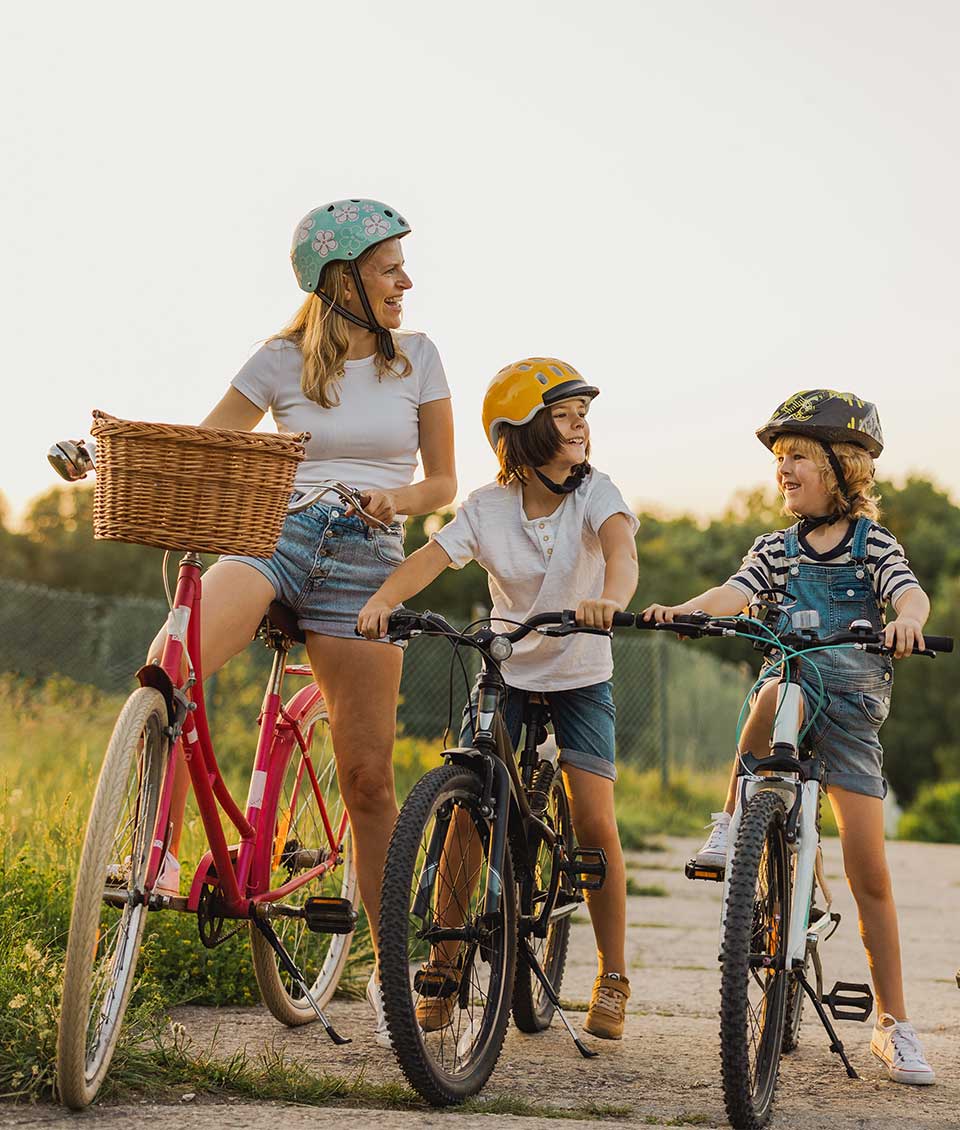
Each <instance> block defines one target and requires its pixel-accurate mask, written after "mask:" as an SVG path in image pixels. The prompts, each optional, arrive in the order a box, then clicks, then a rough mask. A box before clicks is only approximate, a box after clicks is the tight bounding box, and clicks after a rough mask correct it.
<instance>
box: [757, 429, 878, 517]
mask: <svg viewBox="0 0 960 1130" xmlns="http://www.w3.org/2000/svg"><path fill="white" fill-rule="evenodd" d="M830 446H831V447H832V448H833V451H834V454H835V455H836V457H837V458H838V459H839V460H840V466H841V467H842V468H843V474H844V477H845V478H846V480H847V494H846V497H844V495H842V494H841V493H840V487H839V485H838V484H837V476H836V475H835V474H834V472H833V468H832V467H831V466H830V461H829V460H828V459H827V454H826V452H825V451H824V450H823V446H822V444H820V443H819V442H818V441H817V440H815V439H811V438H810V437H809V436H800V435H793V434H787V435H782V436H778V437H777V439H776V440H775V441H774V444H773V453H774V455H802V456H803V457H804V458H805V459H809V460H810V461H811V462H812V463H813V464H814V466H815V467H816V468H817V470H818V471H819V472H820V481H821V482H822V483H823V489H824V490H825V491H826V492H827V493H828V494H829V495H830V501H831V502H832V503H833V507H834V510H835V512H836V513H838V514H842V515H843V516H844V517H845V518H869V519H871V521H874V522H875V521H876V520H877V519H878V518H879V517H880V495H879V494H877V490H876V484H875V483H874V480H873V456H872V455H871V454H870V453H869V452H868V451H865V450H864V448H862V447H860V446H859V444H856V443H832V444H831V445H830ZM783 512H784V514H793V511H792V510H791V509H790V508H789V506H787V503H786V500H784V504H783Z"/></svg>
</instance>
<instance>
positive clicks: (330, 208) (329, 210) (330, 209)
mask: <svg viewBox="0 0 960 1130" xmlns="http://www.w3.org/2000/svg"><path fill="white" fill-rule="evenodd" d="M327 211H328V212H332V211H333V205H332V204H331V205H330V207H329V208H328V209H327Z"/></svg>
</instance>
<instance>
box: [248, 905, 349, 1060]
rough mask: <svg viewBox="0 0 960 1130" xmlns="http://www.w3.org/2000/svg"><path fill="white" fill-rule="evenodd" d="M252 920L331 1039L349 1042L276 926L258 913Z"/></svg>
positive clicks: (336, 1041) (339, 1042)
mask: <svg viewBox="0 0 960 1130" xmlns="http://www.w3.org/2000/svg"><path fill="white" fill-rule="evenodd" d="M251 921H252V922H253V924H254V926H256V928H257V929H258V930H259V931H260V933H261V934H263V936H264V937H265V938H266V939H267V941H268V942H269V943H270V946H271V948H272V949H273V951H274V953H275V954H276V955H277V957H278V958H279V959H280V964H281V965H282V966H283V968H284V971H285V972H286V973H287V975H288V976H289V977H292V978H293V980H294V982H295V983H296V984H297V985H298V986H299V989H300V992H301V993H303V995H304V997H306V999H307V1003H308V1004H309V1005H310V1007H311V1008H312V1009H313V1011H314V1012H315V1013H316V1014H317V1019H318V1020H319V1021H320V1023H321V1024H322V1025H323V1026H324V1028H325V1029H326V1031H327V1035H328V1036H329V1037H330V1039H331V1040H333V1042H334V1043H335V1044H349V1043H350V1040H348V1039H347V1038H346V1037H345V1036H341V1035H340V1034H339V1032H337V1030H336V1029H335V1028H334V1026H333V1025H332V1024H331V1023H330V1021H329V1020H328V1019H327V1018H326V1016H325V1015H324V1012H323V1009H321V1007H320V1006H319V1005H318V1004H317V1002H316V1001H315V1000H314V999H313V997H312V995H311V993H310V990H309V989H308V988H307V982H306V981H305V980H304V979H303V974H302V973H301V972H300V970H299V969H298V968H297V967H296V965H294V963H293V959H292V958H291V957H290V955H289V954H288V953H287V951H286V950H285V949H284V948H283V942H281V941H280V939H279V938H278V937H277V933H276V931H275V930H274V928H273V927H272V926H271V925H270V923H269V922H268V921H267V920H266V919H265V918H259V917H257V916H256V915H254V917H253V918H252V919H251Z"/></svg>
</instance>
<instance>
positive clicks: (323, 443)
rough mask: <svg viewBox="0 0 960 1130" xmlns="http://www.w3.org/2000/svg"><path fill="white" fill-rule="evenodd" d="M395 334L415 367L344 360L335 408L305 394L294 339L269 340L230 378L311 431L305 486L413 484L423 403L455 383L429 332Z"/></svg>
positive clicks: (282, 418)
mask: <svg viewBox="0 0 960 1130" xmlns="http://www.w3.org/2000/svg"><path fill="white" fill-rule="evenodd" d="M396 336H397V339H398V345H399V346H400V348H401V349H402V350H403V351H404V353H406V355H407V357H409V358H410V364H411V365H412V366H413V372H412V373H411V374H410V375H409V376H408V377H394V376H390V375H389V374H388V375H387V376H384V377H383V378H382V379H378V377H377V370H376V365H375V363H374V358H373V357H364V358H362V359H361V360H359V361H345V362H344V373H343V380H342V381H340V384H339V396H340V403H339V404H338V405H337V406H336V407H334V408H321V406H320V405H319V404H317V403H316V402H315V401H313V400H308V399H307V398H306V397H305V396H304V395H303V390H302V389H301V387H300V374H301V370H302V368H303V357H302V355H301V353H300V350H299V349H298V348H297V346H296V345H294V344H293V343H292V342H289V341H268V342H267V343H266V345H264V346H262V347H261V348H260V349H258V350H257V352H256V353H254V355H253V356H252V357H251V358H250V360H249V361H248V362H247V363H246V365H244V366H243V368H242V369H241V370H240V372H239V373H237V375H236V376H235V377H234V378H233V380H232V381H231V382H230V383H231V384H232V385H233V387H234V388H235V389H236V390H237V391H238V392H241V393H243V395H244V396H245V397H246V398H247V399H248V400H251V401H252V402H253V403H254V404H256V406H257V407H258V408H260V409H261V410H262V411H264V412H266V411H268V410H269V411H270V412H271V414H272V415H273V418H274V420H275V421H276V424H277V428H278V429H279V430H280V431H284V432H309V433H310V439H309V440H308V442H307V445H306V452H307V457H306V459H304V460H303V462H302V463H301V464H300V466H299V467H298V468H297V475H296V478H295V480H294V483H295V485H296V486H297V487H298V488H299V489H300V490H303V489H305V488H307V487H312V486H318V485H320V484H321V483H325V482H331V481H335V480H339V481H340V482H342V483H346V484H347V486H351V487H356V488H358V489H360V490H396V489H397V488H398V487H405V486H409V484H410V483H411V482H413V476H414V472H415V471H416V467H417V451H418V450H419V447H420V405H421V404H427V403H429V402H430V401H431V400H445V399H447V398H449V396H450V388H449V386H448V385H447V378H446V375H445V374H444V371H443V364H442V362H441V361H440V354H439V353H438V352H437V347H436V346H435V345H434V344H433V342H432V341H431V340H430V339H429V338H428V337H427V336H426V334H421V333H398V334H397V335H396Z"/></svg>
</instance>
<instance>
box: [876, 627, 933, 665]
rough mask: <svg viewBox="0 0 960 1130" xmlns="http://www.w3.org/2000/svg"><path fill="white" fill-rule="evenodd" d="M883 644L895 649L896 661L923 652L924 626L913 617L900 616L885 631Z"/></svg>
mask: <svg viewBox="0 0 960 1130" xmlns="http://www.w3.org/2000/svg"><path fill="white" fill-rule="evenodd" d="M883 642H884V643H885V644H886V646H887V647H889V648H892V649H893V657H894V659H903V657H904V656H905V655H909V654H910V653H911V652H913V651H922V650H923V647H924V644H923V625H922V624H921V623H920V621H919V620H914V619H913V617H911V616H899V617H897V619H896V620H891V621H890V623H889V624H888V625H887V626H886V627H885V628H884V629H883Z"/></svg>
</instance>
